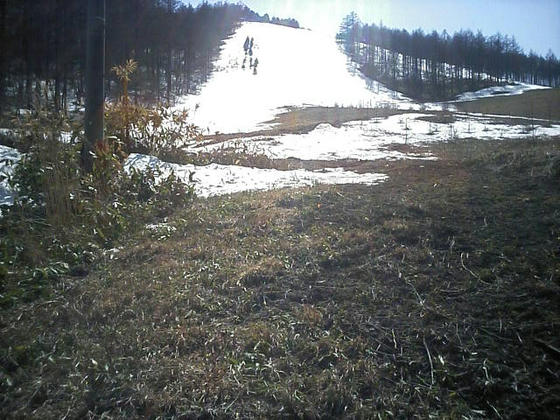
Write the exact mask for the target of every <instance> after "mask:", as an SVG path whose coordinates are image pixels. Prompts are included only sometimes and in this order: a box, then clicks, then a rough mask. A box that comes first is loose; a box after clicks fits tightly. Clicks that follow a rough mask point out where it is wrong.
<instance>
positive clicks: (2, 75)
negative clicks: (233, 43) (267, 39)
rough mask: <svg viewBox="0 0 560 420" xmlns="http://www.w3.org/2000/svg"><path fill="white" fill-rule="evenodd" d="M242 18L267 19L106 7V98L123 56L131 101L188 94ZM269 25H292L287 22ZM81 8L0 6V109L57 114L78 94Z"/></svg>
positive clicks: (173, 0) (232, 9)
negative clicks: (37, 107)
mask: <svg viewBox="0 0 560 420" xmlns="http://www.w3.org/2000/svg"><path fill="white" fill-rule="evenodd" d="M241 20H252V21H269V20H270V19H269V17H268V16H264V17H261V16H259V15H258V14H256V13H255V12H253V11H252V10H250V9H249V8H247V7H246V6H243V5H232V4H221V3H219V4H217V5H210V4H207V3H203V4H202V5H200V6H199V7H197V8H193V7H192V6H185V5H184V4H183V3H181V2H179V1H177V0H111V1H107V15H106V28H107V30H106V33H107V47H106V51H107V56H106V80H107V86H106V93H107V95H109V96H115V95H117V94H118V90H117V87H116V86H117V85H118V84H117V78H116V75H115V74H114V73H112V72H111V71H110V69H111V68H113V67H114V66H115V65H118V64H122V63H123V62H125V61H126V60H127V59H129V58H134V59H135V60H136V61H137V62H138V63H139V68H138V71H137V73H136V75H135V78H134V80H133V81H132V83H131V85H130V88H131V92H133V97H134V98H135V99H142V100H144V101H156V102H159V101H161V102H166V103H167V102H171V101H172V98H173V97H174V95H181V94H186V93H192V92H193V91H195V90H196V87H197V86H198V85H199V84H200V83H201V82H204V81H205V80H206V79H207V78H208V75H209V74H210V72H211V67H212V58H213V57H214V55H215V54H216V53H217V50H218V47H219V45H220V42H221V41H222V40H223V39H224V38H225V37H226V36H227V35H228V34H229V33H231V31H232V30H233V28H234V27H235V25H236V24H237V23H238V22H240V21H241ZM271 21H272V23H278V24H285V25H290V26H299V25H298V23H297V21H295V20H292V19H288V20H285V19H278V18H272V20H271ZM85 27H86V2H82V1H75V0H42V1H36V0H17V1H16V0H0V43H1V45H2V46H3V47H2V48H3V51H2V54H1V55H0V110H1V109H2V108H3V107H5V106H6V104H11V105H17V106H19V107H27V108H28V107H31V106H32V104H33V102H34V101H35V100H37V99H39V98H40V99H42V101H43V102H46V103H47V104H48V105H49V106H50V107H53V108H54V109H56V110H65V109H68V108H69V107H71V106H72V105H73V104H81V102H82V99H83V95H84V74H85V69H84V67H85V42H86V40H85V36H86V33H85Z"/></svg>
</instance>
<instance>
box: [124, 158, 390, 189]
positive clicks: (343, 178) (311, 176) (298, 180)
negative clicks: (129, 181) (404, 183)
mask: <svg viewBox="0 0 560 420" xmlns="http://www.w3.org/2000/svg"><path fill="white" fill-rule="evenodd" d="M132 168H135V169H137V170H141V171H143V170H146V169H149V168H151V169H155V168H158V169H159V170H160V171H161V175H160V177H165V176H168V175H169V174H170V173H171V171H173V173H174V174H175V175H176V176H177V177H178V178H179V179H181V180H182V181H183V182H185V183H189V179H190V178H191V176H192V179H193V180H194V181H195V183H194V189H195V192H196V194H197V195H198V196H200V197H211V196H216V195H226V194H233V193H237V192H242V191H264V190H271V189H279V188H286V187H292V188H294V187H304V186H313V185H316V184H366V185H376V184H379V183H380V182H383V181H384V180H385V179H387V176H386V175H384V174H376V173H366V174H358V173H356V172H352V171H345V170H344V169H342V168H331V169H323V170H319V171H307V170H303V169H298V170H293V171H280V170H276V169H257V168H248V167H244V166H235V165H218V164H211V165H206V166H195V165H178V164H173V163H167V162H163V161H161V160H159V159H158V158H156V157H154V156H148V155H141V154H131V155H130V156H129V157H128V159H127V160H126V162H125V170H126V171H130V170H132ZM193 173H194V174H193Z"/></svg>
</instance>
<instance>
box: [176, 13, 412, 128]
mask: <svg viewBox="0 0 560 420" xmlns="http://www.w3.org/2000/svg"><path fill="white" fill-rule="evenodd" d="M246 37H250V38H251V37H253V38H254V43H255V46H254V48H253V59H256V58H258V60H259V65H258V69H257V74H253V69H250V68H249V65H250V57H247V58H246V64H245V66H246V68H245V69H243V68H242V66H243V60H244V57H245V53H244V50H243V44H244V42H245V39H246ZM335 105H339V106H364V107H365V106H368V107H370V106H371V107H373V106H391V107H400V108H406V109H409V108H414V109H417V108H418V107H419V105H418V104H416V103H415V102H413V101H412V100H410V99H408V98H406V97H404V96H403V95H401V94H399V93H396V92H393V91H390V90H388V89H386V88H385V87H383V86H382V85H381V84H377V83H375V82H371V81H369V82H368V81H367V79H365V78H364V77H363V76H362V75H361V74H360V72H359V71H355V69H353V68H352V64H350V63H349V62H348V59H347V57H346V56H345V54H344V53H343V52H342V51H341V50H340V49H339V47H338V45H337V44H336V42H335V41H334V39H331V38H329V37H326V36H324V35H321V34H317V33H315V32H312V31H308V30H302V29H294V28H288V27H285V26H280V25H272V24H267V23H255V22H247V23H244V24H242V25H241V26H240V27H239V29H238V30H237V31H236V32H235V33H234V35H233V36H231V37H230V38H229V39H227V40H226V41H225V43H224V45H223V46H222V49H221V54H220V57H219V58H218V60H217V61H216V63H215V70H214V72H213V74H212V76H211V77H210V80H209V81H208V82H207V83H206V84H205V85H204V86H203V87H202V88H201V91H200V94H199V95H188V96H185V97H183V98H182V99H181V100H180V101H179V105H178V106H177V107H178V108H179V109H189V110H190V119H191V121H192V122H193V123H194V124H196V125H197V126H199V127H200V128H201V129H202V130H203V131H204V132H205V133H212V134H213V133H215V132H221V133H234V132H248V131H253V130H256V129H262V128H265V127H267V125H265V124H263V123H264V122H267V121H270V120H272V119H273V118H274V116H275V115H276V114H277V113H278V111H279V109H281V108H285V107H290V106H297V107H302V106H335Z"/></svg>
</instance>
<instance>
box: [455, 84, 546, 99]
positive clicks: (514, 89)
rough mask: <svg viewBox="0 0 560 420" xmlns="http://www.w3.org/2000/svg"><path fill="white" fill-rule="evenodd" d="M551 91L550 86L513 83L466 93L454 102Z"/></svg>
mask: <svg viewBox="0 0 560 420" xmlns="http://www.w3.org/2000/svg"><path fill="white" fill-rule="evenodd" d="M538 89H550V87H548V86H541V85H531V84H528V83H513V84H510V85H505V86H492V87H489V88H486V89H481V90H478V91H476V92H464V93H461V94H460V95H458V96H457V98H456V99H455V101H452V102H469V101H474V100H476V99H481V98H491V97H494V96H513V95H521V94H522V93H525V92H527V91H529V90H538Z"/></svg>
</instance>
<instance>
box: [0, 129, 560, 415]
mask: <svg viewBox="0 0 560 420" xmlns="http://www.w3.org/2000/svg"><path fill="white" fill-rule="evenodd" d="M432 151H433V152H435V153H436V154H437V155H438V156H439V157H440V160H439V161H423V162H418V161H408V162H385V163H384V164H385V165H386V166H385V172H386V173H388V174H389V175H390V180H389V181H387V182H386V183H385V184H382V185H379V186H375V187H366V186H357V185H354V186H341V187H317V188H312V189H301V190H281V191H272V192H266V193H247V194H238V195H235V196H232V197H222V198H213V199H208V200H198V201H197V203H196V204H195V206H194V208H191V209H187V210H184V211H180V212H178V213H176V214H174V215H173V216H171V217H170V218H169V219H167V220H166V221H165V222H164V223H161V224H159V225H157V226H155V227H151V228H150V229H145V230H143V231H141V232H140V233H138V234H136V235H135V236H134V237H133V238H130V240H129V241H128V242H127V243H123V244H121V245H120V246H119V247H118V248H117V249H114V250H111V251H110V252H107V253H106V255H105V257H104V259H103V260H101V261H99V262H98V263H97V266H96V267H95V269H94V270H92V273H91V274H90V275H89V276H88V277H86V278H83V279H82V278H71V277H69V278H64V279H63V280H60V282H59V283H58V284H56V285H54V286H53V290H52V293H51V294H50V295H49V296H48V297H46V298H44V299H39V300H36V301H34V302H31V303H26V304H21V305H18V306H17V307H12V308H9V309H5V310H3V311H2V312H1V313H0V314H1V317H0V331H1V334H0V337H1V338H0V363H1V370H0V372H1V384H0V393H1V397H0V416H2V417H13V418H23V417H35V418H40V417H43V418H62V417H66V418H87V417H89V418H102V417H112V418H139V417H141V418H156V417H159V418H201V417H204V418H209V417H218V418H229V417H236V416H238V417H241V418H254V417H258V418H294V417H296V418H333V417H349V418H353V417H358V418H372V417H379V418H391V417H399V418H412V417H416V418H428V417H430V416H431V417H436V418H461V417H462V418H481V417H490V418H535V417H538V418H551V419H552V418H555V417H556V416H557V413H558V412H559V411H560V385H559V383H560V381H559V377H560V357H559V356H560V355H559V354H558V349H559V348H560V339H559V337H560V327H559V326H560V310H559V308H560V283H559V279H560V211H559V210H558V209H560V190H559V185H560V178H559V172H558V171H557V168H558V163H557V162H558V157H559V156H560V141H559V140H558V139H556V140H543V141H539V142H534V141H508V142H478V141H468V142H467V141H463V142H451V143H446V144H441V145H434V146H433V149H432ZM555 168H556V169H555Z"/></svg>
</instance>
